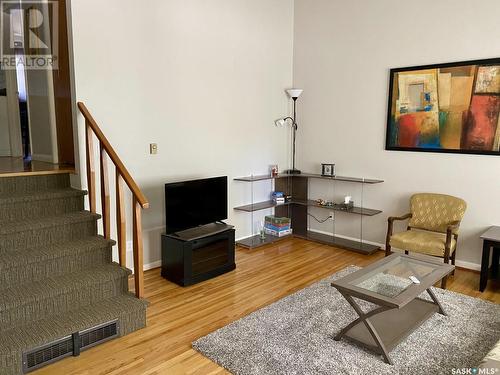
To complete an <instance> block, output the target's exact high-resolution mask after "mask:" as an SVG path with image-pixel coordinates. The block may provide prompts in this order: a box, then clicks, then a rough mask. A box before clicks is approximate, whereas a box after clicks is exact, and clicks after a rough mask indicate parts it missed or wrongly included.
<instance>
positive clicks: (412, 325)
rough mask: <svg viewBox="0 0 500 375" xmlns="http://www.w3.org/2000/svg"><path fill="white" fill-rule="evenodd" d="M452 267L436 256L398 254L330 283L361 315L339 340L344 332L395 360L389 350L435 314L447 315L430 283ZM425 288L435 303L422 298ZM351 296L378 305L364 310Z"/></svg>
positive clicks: (436, 280) (337, 337) (445, 274)
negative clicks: (366, 310) (424, 256)
mask: <svg viewBox="0 0 500 375" xmlns="http://www.w3.org/2000/svg"><path fill="white" fill-rule="evenodd" d="M454 268H455V267H454V266H452V265H449V264H445V263H443V262H442V261H441V262H440V261H438V260H436V259H433V258H428V259H421V258H413V257H411V256H408V255H402V254H396V253H394V254H392V255H390V256H388V257H386V258H384V259H381V260H379V261H377V262H375V263H373V264H371V265H369V266H368V267H365V268H363V269H361V270H359V271H355V272H353V273H351V274H349V275H347V276H345V277H342V278H341V279H339V280H336V281H334V282H332V286H333V287H335V288H336V289H337V290H338V291H339V292H340V294H342V296H344V298H345V299H346V300H347V302H349V304H350V305H351V306H352V307H353V309H354V310H355V311H356V313H357V314H358V315H359V318H357V319H356V320H354V321H353V322H352V323H350V324H348V325H347V326H346V327H344V328H343V329H342V330H341V331H340V332H339V333H338V334H337V336H335V340H340V339H341V338H342V337H344V336H345V337H347V338H349V339H350V340H353V341H354V342H356V343H358V344H361V345H363V346H365V347H368V348H369V349H371V350H373V351H375V352H376V353H379V354H381V355H382V356H383V357H384V360H385V361H386V362H387V363H389V364H392V361H391V358H390V357H389V352H390V351H391V350H392V349H393V348H394V347H395V346H396V345H398V344H399V343H400V342H401V340H403V339H404V338H405V337H407V336H408V335H409V334H410V333H411V332H413V331H414V330H415V329H416V328H418V327H419V326H420V325H421V324H422V323H423V322H425V321H426V320H427V319H428V318H429V317H430V316H431V315H433V314H434V313H436V312H438V313H440V314H443V315H446V313H445V312H444V310H443V308H442V306H441V305H440V303H439V301H438V300H437V298H436V296H435V295H434V293H433V292H432V290H431V289H430V287H431V286H432V285H434V284H435V283H437V282H438V281H440V280H441V279H442V278H443V277H445V276H447V275H448V274H450V273H451V272H452V271H453V269H454ZM424 291H427V293H428V294H429V296H430V297H431V301H429V300H425V299H422V298H418V296H419V295H420V294H422V293H423V292H424ZM353 297H356V298H359V299H362V300H365V301H368V302H372V303H374V304H375V305H377V306H378V307H375V308H374V309H373V310H371V311H369V312H363V310H362V309H361V308H360V306H359V305H358V304H357V303H356V301H355V300H354V299H353Z"/></svg>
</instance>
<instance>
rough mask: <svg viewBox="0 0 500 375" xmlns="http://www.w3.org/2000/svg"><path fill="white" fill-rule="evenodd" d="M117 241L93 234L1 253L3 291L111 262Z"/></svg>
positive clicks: (0, 266)
mask: <svg viewBox="0 0 500 375" xmlns="http://www.w3.org/2000/svg"><path fill="white" fill-rule="evenodd" d="M114 244H115V241H113V240H107V239H105V238H104V237H102V236H92V237H86V238H83V239H79V240H73V241H69V242H64V243H58V244H53V245H47V246H42V247H39V248H34V249H21V250H17V251H12V252H7V253H5V254H4V255H3V256H0V290H2V289H5V288H8V287H10V286H11V285H16V284H25V283H29V282H35V281H39V280H42V279H44V278H45V277H51V276H60V275H63V274H65V273H71V272H77V271H81V270H84V269H88V268H93V267H95V266H98V265H102V264H105V263H109V262H110V261H111V246H113V245H114Z"/></svg>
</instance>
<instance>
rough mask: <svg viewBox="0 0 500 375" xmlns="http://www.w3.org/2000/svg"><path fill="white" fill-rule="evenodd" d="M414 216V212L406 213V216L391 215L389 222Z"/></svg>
mask: <svg viewBox="0 0 500 375" xmlns="http://www.w3.org/2000/svg"><path fill="white" fill-rule="evenodd" d="M412 216H413V215H412V214H406V215H404V216H390V217H389V218H388V219H387V220H388V221H389V223H393V222H394V221H395V220H406V219H411V217H412Z"/></svg>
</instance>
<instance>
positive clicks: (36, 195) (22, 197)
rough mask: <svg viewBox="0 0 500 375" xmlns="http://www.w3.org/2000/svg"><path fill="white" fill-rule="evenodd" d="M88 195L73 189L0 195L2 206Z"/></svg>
mask: <svg viewBox="0 0 500 375" xmlns="http://www.w3.org/2000/svg"><path fill="white" fill-rule="evenodd" d="M85 195H87V192H86V191H85V190H77V189H73V188H63V189H50V190H45V191H44V190H42V191H38V192H23V191H21V192H13V193H12V192H9V193H0V206H1V205H2V204H5V203H18V202H36V201H40V200H47V199H57V198H66V197H82V196H85Z"/></svg>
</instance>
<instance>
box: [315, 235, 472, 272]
mask: <svg viewBox="0 0 500 375" xmlns="http://www.w3.org/2000/svg"><path fill="white" fill-rule="evenodd" d="M309 230H310V231H311V232H315V233H320V234H326V235H330V236H331V235H332V233H329V232H325V231H321V230H316V229H309ZM335 236H337V237H340V238H345V239H346V240H352V241H359V238H354V237H348V236H343V235H341V234H335ZM363 242H364V243H367V244H369V245H375V246H380V249H382V250H385V244H381V243H378V242H373V241H366V240H363ZM455 265H456V266H457V267H460V268H466V269H468V270H473V271H480V270H481V265H480V264H477V263H472V262H466V261H464V260H459V259H457V260H456V261H455Z"/></svg>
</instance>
